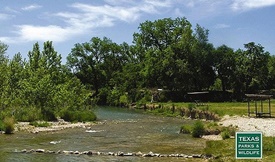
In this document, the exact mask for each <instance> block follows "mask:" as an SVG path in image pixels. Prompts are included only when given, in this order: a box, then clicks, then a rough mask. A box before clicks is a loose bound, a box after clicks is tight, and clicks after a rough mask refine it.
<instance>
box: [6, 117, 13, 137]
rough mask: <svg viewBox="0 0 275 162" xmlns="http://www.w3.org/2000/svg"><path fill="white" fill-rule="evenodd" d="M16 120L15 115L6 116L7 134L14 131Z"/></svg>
mask: <svg viewBox="0 0 275 162" xmlns="http://www.w3.org/2000/svg"><path fill="white" fill-rule="evenodd" d="M14 125H15V120H14V118H13V117H5V119H4V131H5V133H6V134H11V133H13V131H14Z"/></svg>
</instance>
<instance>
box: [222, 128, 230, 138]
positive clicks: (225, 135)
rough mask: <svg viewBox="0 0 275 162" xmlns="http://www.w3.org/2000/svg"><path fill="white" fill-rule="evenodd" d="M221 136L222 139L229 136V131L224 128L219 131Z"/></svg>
mask: <svg viewBox="0 0 275 162" xmlns="http://www.w3.org/2000/svg"><path fill="white" fill-rule="evenodd" d="M221 136H222V139H223V140H225V139H228V138H230V134H229V131H228V130H225V131H223V132H221Z"/></svg>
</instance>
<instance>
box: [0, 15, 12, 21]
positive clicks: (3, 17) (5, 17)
mask: <svg viewBox="0 0 275 162" xmlns="http://www.w3.org/2000/svg"><path fill="white" fill-rule="evenodd" d="M12 17H13V16H12V15H8V14H2V13H0V20H7V19H10V18H12Z"/></svg>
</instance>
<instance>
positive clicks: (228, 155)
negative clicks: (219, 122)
mask: <svg viewBox="0 0 275 162" xmlns="http://www.w3.org/2000/svg"><path fill="white" fill-rule="evenodd" d="M274 101H275V100H272V101H271V115H272V116H273V117H274V116H275V110H273V107H274V106H273V103H274ZM190 104H193V106H194V107H193V108H194V109H197V110H203V111H204V110H207V111H210V112H212V113H215V114H217V115H219V116H220V118H222V117H223V116H225V115H229V116H234V115H237V116H243V115H244V116H247V115H248V112H247V110H248V103H247V102H222V103H213V102H210V103H204V104H203V105H195V104H194V103H148V105H149V107H152V105H154V107H162V109H164V110H161V111H159V110H158V109H152V110H150V109H149V112H152V113H154V114H161V115H166V116H179V115H180V112H179V111H177V110H179V109H182V108H186V109H188V108H190ZM260 104H261V103H260V102H258V103H257V106H258V110H259V108H260V106H261V105H260ZM158 105H160V106H158ZM250 106H251V111H253V110H254V109H255V103H251V104H250ZM172 107H174V110H175V111H172ZM263 107H264V111H267V110H268V101H264V102H263ZM272 111H273V112H272ZM251 115H252V116H254V114H251ZM207 123H208V122H204V124H205V125H207ZM274 151H275V137H263V159H262V160H260V161H270V162H271V161H274V159H275V155H274ZM204 154H206V155H207V154H209V155H212V156H214V159H211V160H209V161H213V162H216V161H259V160H247V159H246V160H236V158H235V139H232V138H231V139H226V140H220V141H206V146H205V149H204Z"/></svg>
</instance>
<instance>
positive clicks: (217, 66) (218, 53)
mask: <svg viewBox="0 0 275 162" xmlns="http://www.w3.org/2000/svg"><path fill="white" fill-rule="evenodd" d="M213 58H214V70H215V72H216V74H217V78H218V79H220V80H221V86H222V90H223V91H226V90H230V89H232V85H231V83H233V74H234V71H235V69H236V60H235V59H236V56H235V53H234V50H233V49H232V48H230V47H228V46H226V45H222V46H219V47H218V48H216V49H215V51H214V57H213Z"/></svg>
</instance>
